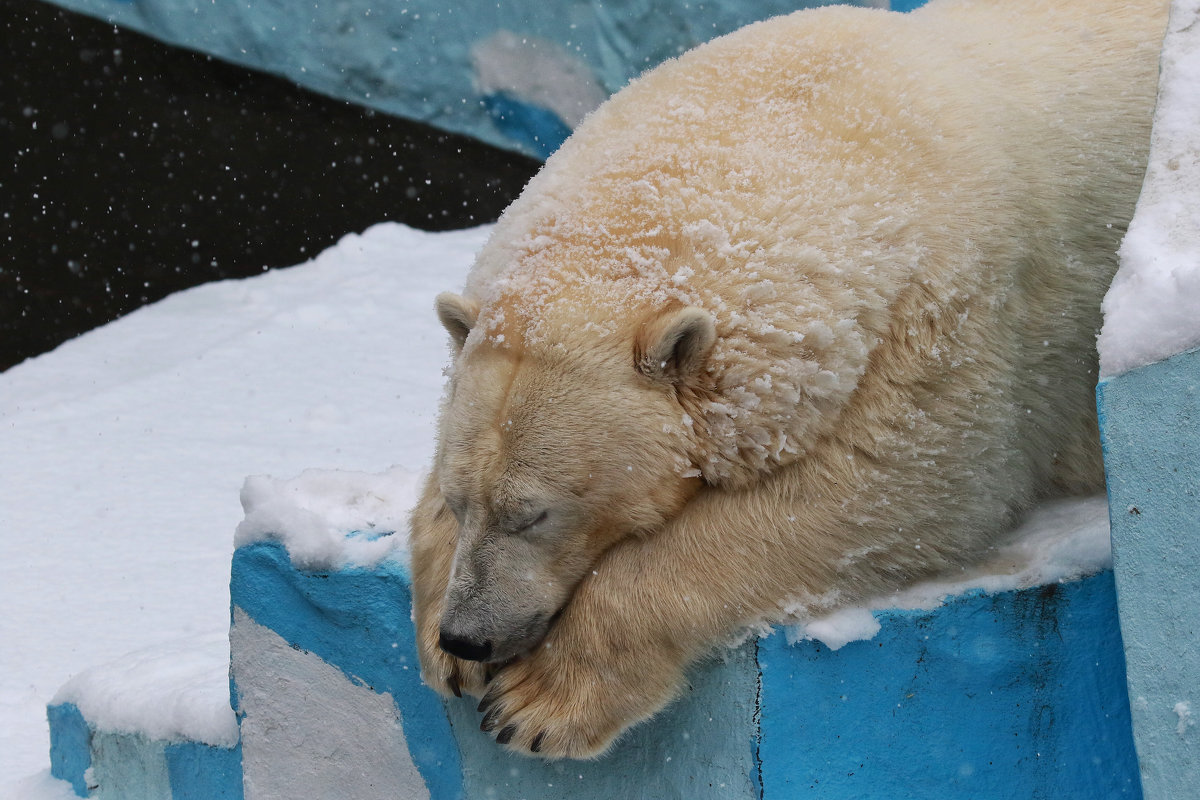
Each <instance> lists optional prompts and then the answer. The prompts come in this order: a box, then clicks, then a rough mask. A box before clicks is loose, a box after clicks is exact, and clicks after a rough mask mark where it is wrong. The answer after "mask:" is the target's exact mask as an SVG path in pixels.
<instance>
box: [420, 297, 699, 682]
mask: <svg viewBox="0 0 1200 800" xmlns="http://www.w3.org/2000/svg"><path fill="white" fill-rule="evenodd" d="M437 311H438V316H439V317H440V319H441V321H442V323H443V325H445V327H446V329H447V330H448V331H449V332H450V335H451V338H452V340H453V341H454V344H455V346H456V348H457V350H458V355H457V357H456V362H455V366H454V370H453V374H452V377H451V382H450V389H449V396H448V398H447V401H446V404H445V406H444V407H443V409H442V418H441V427H440V432H439V435H440V441H439V448H438V456H437V458H438V461H437V468H436V469H437V475H438V479H439V481H440V489H441V492H442V495H443V497H444V499H445V502H446V506H447V507H448V508H449V510H450V512H451V513H453V515H454V517H455V519H456V520H457V523H458V541H457V548H456V552H455V555H454V562H453V564H454V566H453V571H452V574H451V577H450V581H449V586H448V588H447V592H446V598H445V613H444V616H443V617H442V620H441V644H442V647H443V648H444V649H445V650H446V651H447V652H449V653H451V654H453V655H456V656H459V657H461V658H466V659H470V660H476V661H486V662H493V663H498V662H504V661H507V660H509V659H511V658H513V657H515V656H518V655H520V654H522V653H524V652H526V651H527V650H529V649H530V648H531V647H533V646H534V645H536V644H537V643H538V642H539V641H540V640H541V639H542V637H543V636H544V635H545V633H546V631H547V630H548V628H549V626H550V624H551V623H552V621H553V620H554V618H555V615H556V614H557V613H558V612H559V611H560V610H561V609H562V608H563V606H564V605H565V604H566V603H567V601H568V600H569V598H570V595H571V593H572V591H573V590H574V589H575V587H576V585H577V584H578V583H579V581H580V580H581V579H582V578H583V577H584V576H585V575H587V574H588V573H589V572H590V571H591V570H592V568H593V565H594V564H595V562H596V560H597V559H598V558H599V557H600V555H601V554H602V553H603V552H604V551H605V550H606V549H607V548H609V547H611V546H612V545H613V544H614V543H615V542H617V541H618V540H619V539H621V538H623V537H625V536H628V535H631V534H634V535H636V534H639V533H647V532H649V531H653V530H654V529H656V528H657V527H659V526H661V525H662V523H663V521H664V520H665V519H668V518H670V517H671V516H673V515H674V514H676V513H677V512H678V511H679V509H680V508H682V506H683V504H684V503H685V502H686V501H687V499H688V498H689V497H691V496H692V494H693V493H694V492H696V491H697V490H698V489H699V487H700V486H701V484H702V481H701V479H700V478H699V477H698V474H699V473H698V471H697V470H695V469H692V468H691V464H690V463H689V461H688V457H687V455H686V454H687V453H688V451H689V449H690V448H691V446H692V445H693V444H694V438H695V436H696V433H695V432H694V431H693V430H692V428H691V425H690V419H689V417H688V415H687V413H686V402H687V400H686V398H688V397H691V396H692V395H695V394H696V393H702V392H703V391H704V390H703V387H702V383H703V380H704V378H703V367H704V363H705V359H706V358H707V357H708V355H709V352H710V351H711V349H712V347H713V344H714V342H715V340H716V329H715V326H714V322H713V319H712V317H711V316H710V315H709V314H708V313H707V312H705V311H703V310H701V309H698V308H694V307H682V306H676V307H673V308H668V309H666V310H659V311H657V312H651V313H650V314H649V315H648V316H646V317H645V318H643V319H639V320H638V321H637V322H636V323H632V324H631V325H630V326H629V328H628V329H627V330H622V331H615V332H613V331H610V332H609V333H608V334H607V335H602V336H589V335H587V332H586V331H580V330H578V328H575V329H572V326H567V328H563V329H560V331H565V332H563V333H562V335H559V336H554V335H550V336H543V337H541V341H539V342H537V343H530V342H529V337H523V336H522V335H521V333H520V332H516V333H515V334H514V333H513V332H512V331H509V332H508V334H507V335H505V334H499V335H497V334H495V333H494V332H491V333H485V332H484V331H483V330H479V331H476V332H475V333H474V334H473V333H472V329H473V328H475V327H476V320H477V318H478V316H479V310H478V307H477V305H476V304H475V303H473V302H472V301H469V300H466V299H464V298H462V297H459V296H457V295H452V294H443V295H441V296H439V297H438V301H437ZM479 327H480V328H482V327H483V325H482V324H481V325H480V326H479Z"/></svg>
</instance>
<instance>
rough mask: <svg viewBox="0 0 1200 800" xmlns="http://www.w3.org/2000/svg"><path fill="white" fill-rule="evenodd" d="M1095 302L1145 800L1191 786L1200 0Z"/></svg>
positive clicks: (1169, 72)
mask: <svg viewBox="0 0 1200 800" xmlns="http://www.w3.org/2000/svg"><path fill="white" fill-rule="evenodd" d="M1120 256H1121V268H1120V271H1119V272H1118V273H1117V276H1116V278H1115V280H1114V281H1113V284H1112V288H1111V289H1110V290H1109V293H1108V296H1107V297H1106V298H1105V300H1104V328H1103V330H1102V332H1101V334H1100V339H1099V347H1100V371H1101V381H1100V385H1099V387H1098V389H1097V402H1098V406H1099V410H1100V431H1101V438H1102V441H1103V443H1104V461H1105V470H1106V472H1107V475H1108V495H1109V505H1110V514H1111V518H1112V542H1113V558H1114V561H1115V571H1116V580H1117V589H1118V594H1119V597H1120V616H1121V630H1122V633H1123V634H1124V641H1125V648H1126V659H1127V664H1128V675H1129V695H1130V698H1131V700H1132V707H1133V725H1134V737H1135V740H1136V742H1137V751H1138V761H1139V763H1140V767H1141V775H1142V784H1143V789H1144V792H1145V797H1146V800H1169V799H1170V798H1179V797H1192V796H1194V795H1195V792H1196V787H1197V786H1200V728H1197V727H1196V725H1195V719H1196V718H1197V716H1200V636H1198V635H1197V634H1198V633H1200V632H1198V631H1197V629H1196V618H1197V613H1198V612H1200V581H1197V580H1196V574H1195V568H1196V564H1197V562H1200V349H1197V348H1200V0H1174V2H1173V3H1172V7H1171V16H1170V22H1169V23H1168V31H1167V36H1166V40H1165V41H1164V43H1163V53H1162V62H1161V77H1160V81H1159V95H1158V106H1157V108H1156V110H1155V115H1154V133H1153V137H1152V141H1151V147H1150V163H1149V167H1148V169H1147V172H1146V180H1145V184H1144V185H1143V187H1142V195H1141V198H1140V199H1139V201H1138V206H1137V211H1136V213H1135V214H1134V218H1133V221H1132V222H1131V223H1130V226H1129V233H1128V234H1127V235H1126V237H1125V240H1124V242H1123V243H1122V245H1121V252H1120Z"/></svg>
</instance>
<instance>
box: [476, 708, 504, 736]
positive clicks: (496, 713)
mask: <svg viewBox="0 0 1200 800" xmlns="http://www.w3.org/2000/svg"><path fill="white" fill-rule="evenodd" d="M499 718H500V709H499V708H493V709H492V710H491V711H489V712H488V713H487V714H485V715H484V717H483V722H481V723H479V730H481V731H483V732H484V733H491V732H492V729H493V728H495V727H496V721H497V720H498V719H499Z"/></svg>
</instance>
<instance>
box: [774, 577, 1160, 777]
mask: <svg viewBox="0 0 1200 800" xmlns="http://www.w3.org/2000/svg"><path fill="white" fill-rule="evenodd" d="M876 616H877V617H878V618H879V621H880V623H881V625H882V630H881V631H880V633H879V634H878V635H876V636H875V638H873V639H871V640H869V641H862V642H852V643H851V644H848V645H846V646H845V647H843V648H841V649H839V650H837V651H836V652H830V651H829V650H828V649H827V648H825V647H824V646H822V645H820V644H818V643H815V642H801V643H799V644H797V645H795V646H792V647H789V646H788V645H787V644H786V642H785V641H784V639H783V637H782V636H781V635H779V634H775V635H774V636H772V637H770V638H768V639H765V640H763V641H762V643H761V645H760V650H759V653H760V656H759V660H760V664H761V667H762V676H763V678H762V731H761V735H762V764H763V787H764V796H765V797H767V798H772V797H778V798H788V797H800V796H803V797H806V798H807V797H811V798H829V799H830V800H845V799H846V798H867V797H870V798H874V797H887V798H890V800H908V799H910V798H911V800H918V799H919V800H926V799H927V798H938V800H958V799H959V798H962V800H968V798H969V799H970V800H1007V799H1008V798H1056V799H1061V798H1078V800H1093V799H1094V798H1118V797H1126V798H1139V797H1140V796H1141V792H1140V788H1139V785H1138V781H1137V764H1136V761H1135V757H1134V749H1133V741H1132V737H1131V734H1130V730H1129V706H1128V701H1127V698H1126V695H1125V671H1124V661H1123V658H1122V650H1121V637H1120V631H1119V630H1118V628H1117V621H1116V599H1115V592H1114V588H1113V578H1112V573H1111V572H1103V573H1101V574H1099V575H1095V576H1093V577H1090V578H1087V579H1085V580H1082V581H1077V582H1073V583H1067V584H1062V585H1057V586H1054V585H1052V586H1046V587H1037V588H1033V589H1028V590H1024V591H1020V592H1005V593H1001V594H994V595H989V594H983V593H974V594H970V595H966V596H963V597H960V598H955V599H954V600H952V601H951V602H950V603H949V604H947V605H946V606H944V607H942V608H939V609H936V610H933V611H923V612H900V611H890V612H884V613H877V614H876Z"/></svg>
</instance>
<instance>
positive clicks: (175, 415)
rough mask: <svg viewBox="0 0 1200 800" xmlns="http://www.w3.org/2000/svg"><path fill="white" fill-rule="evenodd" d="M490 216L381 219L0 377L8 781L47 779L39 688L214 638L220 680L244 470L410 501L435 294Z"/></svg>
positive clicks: (431, 377) (185, 295)
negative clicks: (314, 478)
mask: <svg viewBox="0 0 1200 800" xmlns="http://www.w3.org/2000/svg"><path fill="white" fill-rule="evenodd" d="M487 232H488V231H487V230H486V229H477V230H472V231H465V232H456V233H448V234H427V233H421V232H417V231H412V230H409V229H407V228H404V227H402V226H399V225H391V224H388V225H380V226H377V227H374V228H371V229H370V230H368V231H367V232H365V233H364V234H362V235H361V236H348V237H346V238H345V239H344V240H343V241H342V242H341V243H339V244H338V245H337V246H336V247H334V248H333V249H332V250H330V251H327V252H325V253H323V254H322V255H320V256H318V257H317V258H316V259H314V260H313V261H312V262H310V263H308V264H305V265H303V266H299V267H294V268H291V269H287V270H281V271H277V272H272V273H268V274H265V275H262V276H259V277H257V278H253V279H250V280H244V281H231V282H224V283H218V284H209V285H206V286H201V287H197V288H195V289H192V290H190V291H187V292H182V293H180V294H177V295H173V296H171V297H169V298H167V299H165V300H163V301H162V302H160V303H157V304H155V305H153V306H150V307H147V308H144V309H141V310H140V311H138V312H136V313H134V314H131V315H129V316H128V317H125V318H123V319H121V320H118V321H116V322H114V323H112V324H110V325H108V326H105V327H104V328H101V329H99V330H96V331H93V332H91V333H89V334H87V335H85V336H82V337H80V338H78V339H75V340H73V341H71V342H68V343H67V344H65V345H63V346H62V347H60V348H59V349H58V350H55V351H54V352H52V353H49V354H46V355H44V356H41V357H38V358H35V359H32V360H30V361H27V362H25V363H23V364H20V365H18V366H16V367H13V368H12V369H10V370H8V371H7V372H4V373H0V453H3V454H4V458H3V460H2V461H0V607H2V608H3V609H4V614H2V615H0V643H2V644H0V798H8V797H14V798H22V800H37V798H43V797H52V796H53V794H47V793H46V792H41V793H39V791H40V790H39V789H38V788H37V787H38V786H40V785H42V784H45V785H47V786H51V785H53V784H54V783H55V782H54V781H51V780H50V779H48V778H46V779H44V780H42V779H40V778H38V777H36V776H37V775H40V774H42V773H44V772H45V770H46V768H47V765H48V755H47V754H48V749H49V738H48V732H47V724H46V712H45V706H46V703H47V702H49V701H50V700H51V699H52V698H53V697H54V696H55V692H56V691H57V690H58V689H59V687H61V686H63V684H64V683H66V682H67V681H68V680H69V679H71V678H73V677H75V676H79V675H80V674H81V673H82V672H83V671H84V670H87V669H89V668H91V667H93V666H95V665H97V664H104V663H106V662H112V661H114V660H117V659H119V658H120V657H122V656H124V655H125V654H127V653H130V652H131V651H143V652H144V653H145V652H146V649H147V648H158V647H163V648H168V649H169V648H171V647H175V646H179V643H180V640H190V641H193V642H197V643H204V642H209V643H210V644H211V645H212V646H213V647H217V646H220V647H221V648H222V649H221V651H220V652H217V651H213V652H210V653H209V656H212V658H211V660H209V661H207V662H206V663H209V664H210V667H211V673H210V677H209V678H208V679H207V680H208V683H207V686H208V688H207V689H206V690H205V691H209V692H211V695H210V696H213V697H215V696H217V695H218V694H220V695H221V696H223V697H226V696H227V695H228V679H227V675H226V671H225V667H224V666H221V664H222V662H223V661H224V660H225V659H227V658H228V651H227V650H226V649H225V648H224V646H223V645H220V642H221V641H223V640H224V637H225V636H226V634H227V632H228V626H229V563H230V557H231V555H232V552H233V544H234V543H233V533H234V529H235V528H236V527H237V525H238V523H239V521H240V520H241V519H242V509H240V508H239V507H238V502H237V501H238V490H239V488H240V487H241V484H242V481H243V479H244V478H245V476H247V475H262V474H273V475H297V474H299V473H301V472H302V471H303V470H305V469H307V468H310V467H322V468H325V469H329V470H351V471H361V472H373V473H383V474H384V475H385V476H388V477H386V478H380V481H390V482H392V485H393V487H394V488H395V491H396V502H397V503H400V504H403V503H405V502H407V501H406V500H405V497H406V496H408V497H411V491H412V486H413V485H415V481H416V476H418V475H419V474H420V473H421V471H422V470H424V469H425V468H426V466H427V464H428V462H429V460H430V458H431V456H432V452H433V440H434V432H433V429H434V423H435V416H436V412H437V408H438V401H439V399H440V397H441V392H442V382H443V378H442V374H441V370H442V368H443V367H444V365H445V363H446V361H447V360H448V352H449V350H448V340H447V336H446V334H445V332H444V331H443V330H442V329H441V327H440V326H439V325H438V323H437V320H436V317H435V315H434V313H433V298H434V296H435V295H436V294H437V293H438V292H439V291H442V290H444V289H447V288H453V287H456V286H461V285H462V284H463V282H464V280H465V276H466V272H467V269H468V267H469V265H470V262H471V261H472V259H473V257H474V253H475V252H476V251H477V250H478V249H479V248H480V247H481V246H482V244H483V240H484V238H485V237H486V235H487ZM385 471H386V472H385ZM301 480H311V478H303V477H302V479H301ZM255 485H256V483H255V481H251V488H250V490H249V492H248V500H249V501H250V506H251V509H252V510H253V509H258V511H259V512H263V511H264V507H263V506H262V505H261V504H258V503H257V500H256V496H257V492H256V489H255V488H254V487H255ZM257 485H258V486H260V487H261V486H262V485H263V483H262V482H261V481H259V482H258V484H257ZM285 485H286V484H285ZM366 485H368V486H369V485H370V484H369V482H368V484H366ZM405 487H408V488H405ZM405 492H409V493H410V494H408V495H405V494H404V493H405ZM386 519H388V520H389V522H388V524H394V523H395V521H396V520H397V517H396V516H395V515H393V516H391V517H387V518H386ZM365 538H366V539H367V540H369V538H370V537H365ZM151 657H152V655H146V656H145V658H146V659H149V658H151ZM196 663H197V666H198V665H199V662H196ZM105 674H106V673H104V672H103V671H101V672H99V673H92V675H91V677H86V678H85V677H80V678H79V681H80V683H78V684H76V689H78V690H79V691H80V692H81V693H83V692H86V687H88V686H98V685H103V681H107V680H108V678H107V677H105ZM107 674H109V675H111V674H112V673H107ZM189 680H190V679H189ZM186 683H187V682H186V681H185V684H186ZM171 713H174V712H171ZM166 716H167V717H170V716H171V714H167V715H166ZM146 721H147V720H143V722H146ZM159 722H162V723H169V722H170V719H166V720H160V721H159ZM176 722H177V723H178V722H179V720H178V718H177V719H176ZM122 724H124V723H122ZM154 724H159V723H158V722H156V723H154ZM178 727H181V728H182V727H183V724H182V723H180V724H179V725H178ZM31 775H32V776H35V777H34V778H28V776H31ZM47 791H51V790H47Z"/></svg>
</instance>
